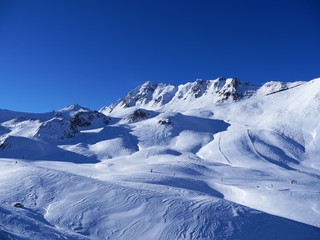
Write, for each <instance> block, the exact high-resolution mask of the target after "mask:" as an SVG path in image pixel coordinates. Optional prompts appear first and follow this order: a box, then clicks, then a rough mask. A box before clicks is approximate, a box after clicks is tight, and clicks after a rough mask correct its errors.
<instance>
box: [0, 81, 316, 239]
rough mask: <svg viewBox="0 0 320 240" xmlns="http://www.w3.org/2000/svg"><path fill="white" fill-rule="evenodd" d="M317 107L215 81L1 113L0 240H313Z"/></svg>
mask: <svg viewBox="0 0 320 240" xmlns="http://www.w3.org/2000/svg"><path fill="white" fill-rule="evenodd" d="M319 96H320V80H319V79H315V80H312V81H310V82H297V83H280V82H270V83H266V84H264V85H262V86H253V85H251V84H249V83H242V82H240V81H239V80H238V79H224V78H219V79H216V80H208V81H204V80H197V81H196V82H194V83H187V84H184V85H180V86H174V85H171V84H158V83H152V82H147V83H145V84H143V85H142V86H140V87H138V88H136V89H134V90H133V91H131V92H130V93H129V94H128V95H127V96H126V97H125V98H124V99H123V100H119V101H118V102H117V103H116V104H114V105H112V106H109V107H105V108H102V109H101V111H100V112H97V111H92V110H90V109H88V108H84V107H81V106H79V105H71V106H69V107H66V108H64V109H62V110H59V111H56V112H52V113H46V114H29V113H16V112H11V111H8V110H0V134H1V136H0V157H1V158H0V172H1V174H0V239H17V240H29V239H33V240H38V239H39V240H40V239H41V240H42V239H49V240H51V239H52V240H53V239H71V240H73V239H74V240H80V239H81V240H98V239H201V240H205V239H217V240H219V239H221V240H225V239H230V240H231V239H244V240H246V239H259V240H260V239H262V240H267V239H268V240H269V239H281V240H283V239H285V240H286V239H290V240H292V239H297V240H298V239H299V240H300V239H314V240H316V239H320V220H319V219H320V192H319V189H320V164H319V161H318V160H319V159H318V155H319V153H320V147H319V146H320V142H319V139H320V138H319V136H320V134H319V130H320V128H319V126H320V125H319V121H318V116H319V114H320V108H319V103H320V98H319ZM17 203H19V204H18V205H15V204H17ZM20 204H21V205H20ZM15 206H22V207H15Z"/></svg>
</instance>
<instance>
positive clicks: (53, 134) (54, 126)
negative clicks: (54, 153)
mask: <svg viewBox="0 0 320 240" xmlns="http://www.w3.org/2000/svg"><path fill="white" fill-rule="evenodd" d="M78 132H79V131H78V129H77V127H76V126H75V125H74V124H73V123H72V122H71V121H70V120H66V119H63V118H52V119H50V120H48V121H46V122H44V123H42V124H41V126H40V127H39V128H38V130H37V132H36V134H35V137H36V138H39V139H65V138H71V137H73V136H74V135H75V134H77V133H78Z"/></svg>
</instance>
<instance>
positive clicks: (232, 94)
mask: <svg viewBox="0 0 320 240" xmlns="http://www.w3.org/2000/svg"><path fill="white" fill-rule="evenodd" d="M300 84H302V82H296V83H284V82H268V83H266V84H264V85H262V86H255V85H253V84H250V83H248V82H241V81H240V80H238V79H237V78H218V79H215V80H202V79H197V80H196V81H195V82H192V83H186V84H182V85H179V86H175V85H172V84H163V83H154V82H146V83H144V84H143V85H141V86H139V87H137V88H136V89H134V90H132V91H130V92H129V93H128V95H127V96H126V97H125V98H123V99H120V100H118V101H117V102H116V103H115V104H113V105H111V106H109V107H104V108H102V109H100V112H102V113H104V114H110V113H112V112H116V111H119V110H121V109H126V108H130V107H136V108H145V109H151V110H152V109H159V108H161V107H163V106H170V105H172V104H175V105H177V104H179V103H181V104H185V103H186V102H193V101H195V100H197V101H201V100H202V101H209V102H211V104H222V103H226V102H235V101H240V100H241V99H245V98H249V97H251V96H253V95H267V94H272V93H275V92H279V91H283V90H286V89H288V88H291V87H294V86H297V85H300Z"/></svg>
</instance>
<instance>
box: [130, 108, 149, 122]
mask: <svg viewBox="0 0 320 240" xmlns="http://www.w3.org/2000/svg"><path fill="white" fill-rule="evenodd" d="M149 115H150V112H149V111H147V110H144V109H136V110H135V111H134V112H133V113H132V114H130V115H129V116H128V120H129V121H130V122H135V121H138V120H140V119H143V118H147V117H148V116H149Z"/></svg>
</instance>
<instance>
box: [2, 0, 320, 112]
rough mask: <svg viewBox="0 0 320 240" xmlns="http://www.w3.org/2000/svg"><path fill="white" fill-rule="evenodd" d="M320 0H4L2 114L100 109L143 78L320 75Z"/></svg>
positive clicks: (257, 81) (184, 79)
mask: <svg viewBox="0 0 320 240" xmlns="http://www.w3.org/2000/svg"><path fill="white" fill-rule="evenodd" d="M319 13H320V1H319V0H300V1H299V0H287V1H285V0H268V1H265V0H261V1H257V0H254V1H245V0H243V1H240V0H234V1H231V0H219V1H218V0H216V1H215V0H207V1H204V0H194V1H190V0H170V1H167V0H145V1H141V0H110V1H107V0H105V1H103V0H99V1H98V0H74V1H72V0H38V1H35V0H28V1H27V0H14V1H12V0H0V84H1V85H0V89H1V94H0V108H4V109H10V110H16V111H28V112H46V111H52V110H53V109H54V110H58V109H61V108H63V107H65V106H67V105H70V104H73V103H78V104H80V105H83V106H86V107H89V108H91V109H96V110H98V109H99V108H100V107H102V106H108V105H110V104H111V103H113V102H115V101H116V100H117V99H119V98H122V97H124V96H125V95H126V93H127V92H128V91H130V90H131V89H133V88H135V87H136V86H138V85H141V84H142V83H143V82H145V81H155V82H163V83H173V84H181V83H186V82H192V81H194V80H195V79H197V78H202V79H206V80H207V79H215V78H217V77H237V78H239V79H240V80H242V81H249V82H252V83H254V84H261V83H263V82H267V81H299V80H303V81H307V80H311V79H313V78H316V77H320V14H319Z"/></svg>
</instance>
